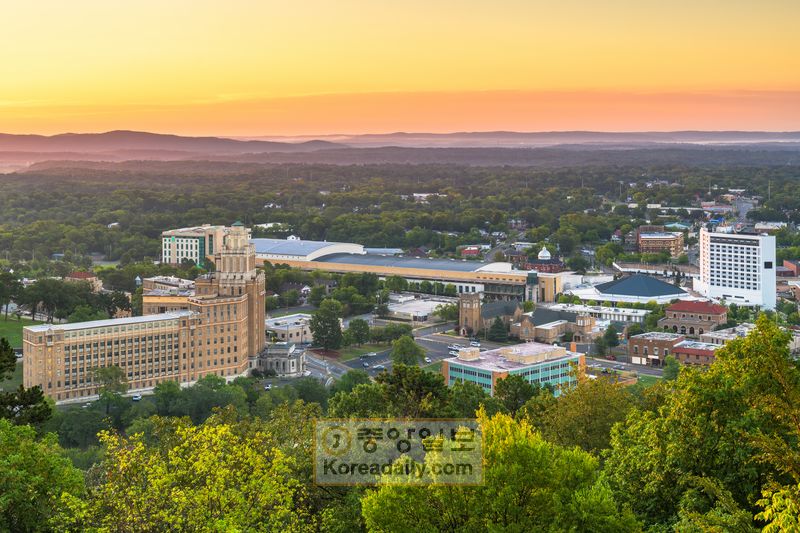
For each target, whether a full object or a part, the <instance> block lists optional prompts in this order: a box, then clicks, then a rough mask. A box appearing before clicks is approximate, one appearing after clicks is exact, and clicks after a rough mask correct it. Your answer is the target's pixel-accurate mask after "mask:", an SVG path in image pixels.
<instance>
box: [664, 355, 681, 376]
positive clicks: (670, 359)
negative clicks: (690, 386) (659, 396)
mask: <svg viewBox="0 0 800 533" xmlns="http://www.w3.org/2000/svg"><path fill="white" fill-rule="evenodd" d="M680 370H681V364H680V363H679V362H678V360H677V359H676V358H675V356H674V355H668V356H666V357H665V358H664V374H663V378H664V379H665V380H666V381H673V380H675V379H678V373H679V372H680Z"/></svg>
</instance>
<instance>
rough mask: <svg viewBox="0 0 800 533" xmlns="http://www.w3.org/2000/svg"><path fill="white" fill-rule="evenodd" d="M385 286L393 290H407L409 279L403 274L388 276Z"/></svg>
mask: <svg viewBox="0 0 800 533" xmlns="http://www.w3.org/2000/svg"><path fill="white" fill-rule="evenodd" d="M384 286H385V287H386V288H387V289H389V290H390V291H392V292H402V291H407V290H408V281H407V280H406V278H404V277H401V276H387V277H386V281H384Z"/></svg>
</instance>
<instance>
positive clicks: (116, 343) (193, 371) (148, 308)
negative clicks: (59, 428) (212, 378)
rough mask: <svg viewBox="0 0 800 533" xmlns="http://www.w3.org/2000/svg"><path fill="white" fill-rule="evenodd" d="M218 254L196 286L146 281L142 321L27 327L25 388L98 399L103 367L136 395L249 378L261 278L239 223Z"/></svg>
mask: <svg viewBox="0 0 800 533" xmlns="http://www.w3.org/2000/svg"><path fill="white" fill-rule="evenodd" d="M216 247H217V252H216V254H215V255H214V263H215V265H216V270H215V271H214V272H212V273H209V274H206V275H205V276H202V277H200V278H198V279H197V280H195V282H194V286H193V287H188V286H181V285H182V284H181V282H182V281H185V280H178V281H177V282H176V283H175V284H172V283H171V282H165V280H164V279H160V280H156V279H151V280H150V281H148V282H147V283H148V284H152V286H153V287H154V288H153V289H149V290H146V291H144V294H143V297H142V300H143V312H144V313H145V315H144V316H140V317H130V318H121V319H111V320H99V321H92V322H81V323H75V324H43V325H39V326H28V327H26V328H24V329H23V354H24V371H23V383H24V385H25V386H26V387H33V386H37V385H38V386H41V387H42V390H43V391H44V393H45V394H46V395H47V396H49V397H51V398H53V399H54V400H56V401H64V400H73V399H80V398H85V397H89V396H93V395H96V394H98V388H99V384H98V383H97V382H96V381H95V380H94V371H95V369H97V368H102V367H110V366H117V367H120V368H121V369H122V370H123V372H124V373H125V375H126V377H127V380H128V382H129V384H130V388H131V389H132V390H144V389H151V388H152V387H154V386H155V385H157V384H158V383H161V382H163V381H169V380H172V381H178V382H180V383H192V382H194V381H196V380H198V379H200V378H201V377H203V376H206V375H208V374H215V375H218V376H222V377H225V378H228V379H231V378H233V377H235V376H238V375H242V374H245V373H246V372H247V370H248V369H249V368H250V366H251V359H252V358H254V357H255V356H256V355H258V354H259V353H260V352H261V350H262V349H263V348H264V343H265V335H264V327H265V325H264V311H265V279H264V273H263V272H262V271H260V270H257V269H256V264H255V249H254V247H253V246H252V245H251V244H249V243H248V231H247V229H246V228H245V227H244V226H242V225H241V224H234V225H233V226H232V227H231V228H230V229H229V231H228V232H227V233H225V235H224V238H223V241H221V242H218V243H216ZM173 279H175V280H177V278H173ZM165 283H166V285H165ZM174 285H177V286H174ZM164 287H166V288H164Z"/></svg>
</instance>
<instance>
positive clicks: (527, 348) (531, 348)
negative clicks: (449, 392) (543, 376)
mask: <svg viewBox="0 0 800 533" xmlns="http://www.w3.org/2000/svg"><path fill="white" fill-rule="evenodd" d="M508 348H511V349H514V350H515V351H516V353H515V355H521V356H530V355H539V354H543V353H547V352H553V351H555V350H561V348H559V347H557V346H553V345H551V344H543V343H541V342H526V343H525V344H516V345H514V346H506V347H504V348H497V349H495V350H487V351H485V352H480V357H478V359H474V360H472V361H464V360H463V359H459V358H458V357H450V358H448V359H445V361H447V363H448V365H449V364H455V365H460V366H465V367H469V368H477V369H480V370H487V371H490V372H507V371H509V370H519V369H522V368H531V367H535V366H537V365H541V364H545V363H552V362H553V361H566V360H569V359H573V358H575V357H578V356H581V355H583V354H581V353H578V352H570V351H569V350H567V351H566V353H564V354H563V355H558V356H553V357H547V358H545V359H544V360H543V361H537V362H535V363H527V364H526V363H517V362H516V361H509V360H508V359H506V358H505V356H504V355H503V351H504V350H507V349H508Z"/></svg>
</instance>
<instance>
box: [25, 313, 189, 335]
mask: <svg viewBox="0 0 800 533" xmlns="http://www.w3.org/2000/svg"><path fill="white" fill-rule="evenodd" d="M191 315H192V312H191V311H171V312H169V313H161V314H157V315H145V316H129V317H126V318H109V319H106V320H92V321H90V322H75V323H73V324H41V325H38V326H26V327H25V329H27V330H28V331H33V332H34V333H44V332H46V331H49V330H51V329H52V330H53V331H75V330H81V329H92V328H106V327H109V326H125V325H128V324H146V323H147V322H160V321H162V320H176V319H179V318H186V317H189V316H191Z"/></svg>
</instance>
